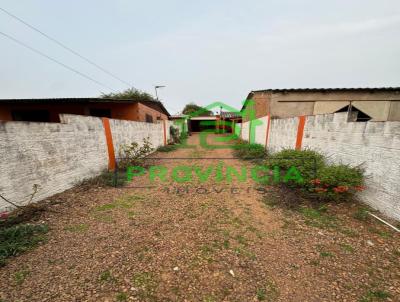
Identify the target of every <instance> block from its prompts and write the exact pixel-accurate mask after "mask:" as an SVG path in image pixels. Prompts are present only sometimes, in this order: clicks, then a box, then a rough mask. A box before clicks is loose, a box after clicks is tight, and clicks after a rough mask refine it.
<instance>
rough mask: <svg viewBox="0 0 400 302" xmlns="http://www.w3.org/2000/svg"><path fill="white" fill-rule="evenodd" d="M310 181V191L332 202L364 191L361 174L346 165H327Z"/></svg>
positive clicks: (359, 171) (358, 170)
mask: <svg viewBox="0 0 400 302" xmlns="http://www.w3.org/2000/svg"><path fill="white" fill-rule="evenodd" d="M317 175H318V176H317V178H316V179H313V180H311V181H310V184H311V187H310V191H311V192H315V193H317V194H319V195H321V196H322V197H323V198H328V199H332V200H344V199H346V198H349V197H351V196H352V195H353V194H354V193H356V192H357V191H362V190H364V187H363V182H364V177H363V172H362V171H361V170H360V169H358V168H353V167H350V166H348V165H327V166H325V167H322V168H320V169H319V170H318V172H317Z"/></svg>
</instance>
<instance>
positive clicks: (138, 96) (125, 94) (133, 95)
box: [101, 88, 158, 102]
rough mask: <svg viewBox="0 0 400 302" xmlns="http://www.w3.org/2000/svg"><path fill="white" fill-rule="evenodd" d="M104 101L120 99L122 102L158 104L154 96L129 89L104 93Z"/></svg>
mask: <svg viewBox="0 0 400 302" xmlns="http://www.w3.org/2000/svg"><path fill="white" fill-rule="evenodd" d="M101 97H102V98H104V99H120V100H135V101H152V102H158V101H157V100H156V99H155V98H154V97H153V96H152V95H150V94H148V93H147V92H144V91H140V90H137V89H135V88H129V89H126V90H124V91H121V92H115V93H114V92H111V93H107V94H106V93H103V94H102V95H101Z"/></svg>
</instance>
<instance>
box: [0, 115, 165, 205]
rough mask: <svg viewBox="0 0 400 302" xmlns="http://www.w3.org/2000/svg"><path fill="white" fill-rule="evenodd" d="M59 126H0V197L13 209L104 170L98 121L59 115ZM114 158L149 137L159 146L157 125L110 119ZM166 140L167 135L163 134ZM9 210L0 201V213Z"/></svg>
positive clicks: (105, 162)
mask: <svg viewBox="0 0 400 302" xmlns="http://www.w3.org/2000/svg"><path fill="white" fill-rule="evenodd" d="M60 119H61V121H62V123H61V124H56V123H36V122H0V158H1V160H0V171H1V173H0V194H2V195H3V196H5V197H6V198H7V199H9V200H10V201H13V202H14V203H16V204H18V205H22V204H23V203H22V201H26V200H29V198H28V197H27V196H28V195H29V194H31V193H32V192H33V190H32V187H33V185H34V184H37V185H39V186H40V187H41V189H40V191H39V192H38V193H37V194H36V195H35V198H34V199H33V202H35V201H39V200H42V199H44V198H47V197H49V196H52V195H54V194H56V193H60V192H62V191H65V190H67V189H69V188H71V187H73V186H74V185H75V184H76V183H77V182H79V181H81V180H83V179H86V178H90V177H93V176H96V175H99V174H100V173H101V172H103V171H104V170H106V169H107V166H108V151H107V145H106V139H105V134H104V128H103V124H102V121H101V119H100V118H96V117H88V116H79V115H61V116H60ZM110 126H111V131H112V134H113V139H114V145H115V151H116V154H117V152H118V149H119V148H120V146H121V144H128V143H131V142H133V141H138V142H142V139H143V138H144V137H147V136H149V137H150V141H151V142H152V144H153V146H154V147H155V148H156V147H158V146H160V145H162V144H163V143H164V132H163V125H162V124H161V123H160V124H149V123H140V122H131V121H122V120H110ZM167 135H169V131H167ZM6 209H9V205H8V204H7V203H6V202H4V201H3V200H0V211H2V210H6Z"/></svg>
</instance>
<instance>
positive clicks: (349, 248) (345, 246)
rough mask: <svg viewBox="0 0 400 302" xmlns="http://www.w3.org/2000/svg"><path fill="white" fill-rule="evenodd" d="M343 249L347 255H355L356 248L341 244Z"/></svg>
mask: <svg viewBox="0 0 400 302" xmlns="http://www.w3.org/2000/svg"><path fill="white" fill-rule="evenodd" d="M341 248H342V249H343V250H344V251H345V252H347V253H354V247H352V246H351V245H350V244H341Z"/></svg>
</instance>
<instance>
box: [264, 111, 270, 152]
mask: <svg viewBox="0 0 400 302" xmlns="http://www.w3.org/2000/svg"><path fill="white" fill-rule="evenodd" d="M267 118H268V121H267V134H266V136H265V149H267V147H268V140H269V127H270V125H271V115H270V114H269V113H268V115H267Z"/></svg>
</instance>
